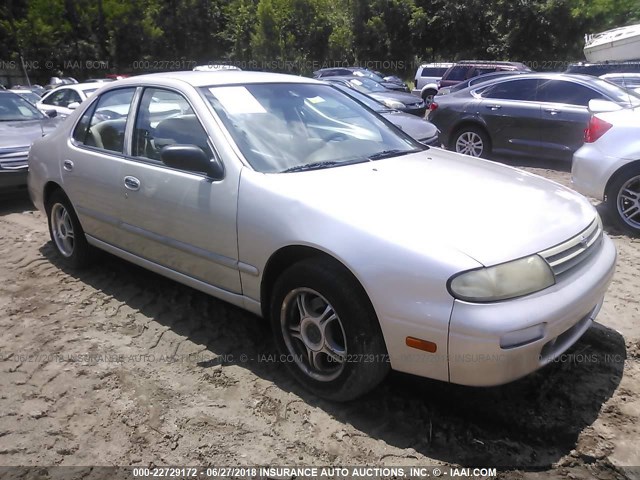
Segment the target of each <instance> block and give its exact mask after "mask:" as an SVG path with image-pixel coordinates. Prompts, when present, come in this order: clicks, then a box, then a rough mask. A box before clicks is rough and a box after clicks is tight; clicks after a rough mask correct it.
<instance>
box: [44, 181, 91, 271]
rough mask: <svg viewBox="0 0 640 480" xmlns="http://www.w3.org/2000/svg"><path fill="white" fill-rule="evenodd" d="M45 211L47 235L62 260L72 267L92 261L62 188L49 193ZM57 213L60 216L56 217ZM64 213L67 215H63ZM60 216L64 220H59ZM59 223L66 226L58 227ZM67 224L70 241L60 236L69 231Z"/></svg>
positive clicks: (82, 232)
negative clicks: (47, 226)
mask: <svg viewBox="0 0 640 480" xmlns="http://www.w3.org/2000/svg"><path fill="white" fill-rule="evenodd" d="M46 212H47V220H48V222H49V235H50V236H51V241H52V242H53V246H54V248H55V249H56V252H57V253H58V256H59V257H60V259H61V260H62V262H63V263H64V264H65V265H66V266H68V267H71V268H74V269H78V268H83V267H86V266H87V265H89V264H90V263H91V261H92V253H93V252H92V248H91V246H90V245H89V244H88V243H87V239H86V237H85V235H84V230H83V229H82V225H80V221H79V220H78V216H77V215H76V212H75V210H74V209H73V206H72V205H71V202H70V201H69V199H68V198H67V196H66V195H65V194H64V192H63V191H62V190H56V191H55V192H53V193H52V194H51V196H50V197H49V199H48V200H47V204H46ZM59 215H60V217H57V216H59ZM64 215H67V216H66V217H64ZM54 217H57V218H54ZM61 218H64V219H65V220H64V221H61V220H60V219H61ZM60 224H66V227H64V226H63V227H62V228H58V227H57V225H60ZM69 225H70V226H71V233H72V234H73V238H72V239H71V238H67V240H70V241H65V240H63V239H62V237H63V233H67V234H68V233H69V232H68V226H69ZM61 230H62V232H61Z"/></svg>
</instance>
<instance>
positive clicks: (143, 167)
mask: <svg viewBox="0 0 640 480" xmlns="http://www.w3.org/2000/svg"><path fill="white" fill-rule="evenodd" d="M172 144H188V145H196V146H198V147H200V148H202V149H203V150H204V151H205V152H206V153H207V154H208V155H210V156H211V158H213V156H214V155H215V153H214V148H213V145H212V143H211V141H210V139H209V137H208V135H207V133H206V132H205V130H204V128H203V127H202V124H201V122H200V121H199V119H198V118H197V116H196V115H195V113H194V111H193V109H192V107H191V106H190V104H189V102H188V101H187V100H186V99H185V97H183V96H182V95H181V94H180V93H177V92H175V91H172V90H167V89H163V88H152V87H149V88H146V89H145V90H144V92H143V94H142V96H141V99H140V103H139V107H138V112H137V115H136V119H135V124H134V127H133V135H132V145H131V156H130V157H128V159H127V161H126V162H125V164H124V166H123V168H122V170H121V172H120V185H119V191H120V194H121V195H122V196H123V197H124V198H125V200H124V208H123V210H122V215H121V216H122V223H123V225H122V228H123V231H124V232H123V236H122V239H121V248H124V249H125V250H127V251H129V252H131V253H134V254H135V255H138V256H140V257H142V258H144V259H147V260H151V261H152V262H155V263H157V264H160V265H162V266H164V267H167V268H170V269H171V270H173V271H176V272H179V273H182V274H185V275H188V276H189V277H192V278H196V279H198V280H201V281H203V282H205V283H208V284H210V285H214V286H216V287H219V288H222V289H224V290H226V291H229V292H233V293H241V286H240V274H239V271H238V267H237V265H238V243H237V232H236V211H237V195H238V178H237V175H236V176H235V177H233V174H231V173H229V172H227V176H226V177H225V178H223V179H222V180H216V181H214V180H212V179H210V178H207V177H206V176H205V175H203V174H199V173H193V172H188V171H183V170H178V169H175V168H170V167H167V166H166V165H164V164H163V163H162V161H161V156H160V154H161V151H162V148H163V147H165V146H167V145H172ZM232 177H233V178H232Z"/></svg>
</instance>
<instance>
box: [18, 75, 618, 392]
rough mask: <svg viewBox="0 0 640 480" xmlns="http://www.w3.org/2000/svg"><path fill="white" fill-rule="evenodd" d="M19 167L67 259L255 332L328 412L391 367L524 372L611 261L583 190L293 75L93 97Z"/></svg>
mask: <svg viewBox="0 0 640 480" xmlns="http://www.w3.org/2000/svg"><path fill="white" fill-rule="evenodd" d="M114 99H115V100H114ZM114 102H115V103H118V105H119V106H118V108H114V107H113V104H114ZM162 105H167V108H159V107H160V106H162ZM105 109H107V111H108V112H109V113H108V114H104V111H105ZM29 167H30V170H29V181H28V183H29V191H30V194H31V197H32V199H33V201H34V203H35V204H36V205H37V207H38V208H39V209H41V210H42V211H43V212H45V213H46V216H47V218H48V222H49V230H50V234H51V239H52V242H53V245H54V246H55V249H56V250H57V253H58V254H59V256H60V258H61V260H62V261H63V262H64V263H66V264H67V265H68V266H69V267H71V268H80V267H82V266H85V265H87V264H88V263H89V262H90V260H91V257H92V251H93V250H94V249H96V248H98V249H102V250H105V251H107V252H110V253H112V254H113V255H116V256H119V257H122V258H124V259H126V260H129V261H131V262H133V263H135V264H138V265H141V266H143V267H145V268H148V269H150V270H152V271H154V272H157V273H159V274H161V275H165V276H167V277H169V278H172V279H174V280H176V281H178V282H182V283H184V284H186V285H189V286H191V287H193V288H196V289H198V290H201V291H203V292H206V293H208V294H210V295H212V296H214V297H217V298H219V299H222V300H225V301H227V302H230V303H232V304H234V305H237V306H239V307H241V308H244V309H247V310H249V311H251V312H253V313H255V314H257V315H259V316H262V317H265V318H268V319H269V320H270V322H271V325H272V329H273V334H274V337H275V342H276V345H277V347H278V348H279V349H280V352H281V353H282V354H284V355H283V357H285V358H287V359H290V361H287V362H285V364H286V366H287V368H288V369H289V370H290V372H291V374H292V375H293V376H294V377H295V378H296V379H297V380H298V381H299V382H300V383H301V384H302V385H303V386H304V387H306V388H307V389H309V390H310V391H311V392H313V393H314V394H316V395H318V396H322V397H325V398H328V399H333V400H348V399H352V398H355V397H357V396H359V395H362V394H363V393H365V392H367V391H368V390H370V389H372V388H373V387H374V386H375V385H377V384H378V383H379V382H380V381H382V379H383V378H384V377H385V375H386V374H387V372H388V370H389V369H390V368H391V369H395V370H399V371H402V372H408V373H412V374H416V375H420V376H424V377H430V378H434V379H438V380H443V381H447V382H453V383H458V384H464V385H472V386H487V385H498V384H503V383H506V382H510V381H512V380H515V379H517V378H520V377H522V376H524V375H527V374H529V373H531V372H533V371H535V370H537V369H539V368H541V367H543V366H544V365H546V364H548V363H549V362H551V361H553V359H554V358H556V357H557V356H558V355H560V354H562V353H563V352H564V351H565V350H566V349H568V348H569V347H570V346H571V345H573V344H574V342H576V341H577V340H578V338H580V336H581V335H582V334H583V333H584V332H585V331H586V330H587V329H588V328H589V326H590V325H591V324H592V321H593V319H594V318H595V316H596V315H597V313H598V310H599V309H600V306H601V305H602V302H603V298H604V295H605V291H606V289H607V287H608V284H609V282H610V279H611V276H612V274H613V270H614V266H615V259H616V252H615V248H614V246H613V243H612V242H611V240H610V239H609V238H608V237H607V236H606V235H605V234H604V233H603V230H602V226H601V223H600V219H599V217H598V214H597V213H596V211H595V209H594V208H593V206H592V205H591V204H590V203H589V202H588V201H587V200H586V199H584V198H583V197H582V196H580V195H579V194H576V193H574V192H573V191H571V190H569V189H567V188H565V187H563V186H561V185H558V184H556V183H552V182H549V181H547V180H544V179H542V178H540V177H537V176H535V175H532V174H529V173H526V172H522V171H519V170H516V169H513V168H510V167H507V166H503V165H498V164H495V163H491V162H487V161H484V160H480V159H475V158H471V157H469V156H466V155H459V154H456V153H452V152H446V151H442V150H440V149H430V148H429V147H427V146H425V145H423V144H421V143H418V142H417V141H415V140H413V139H412V138H411V137H409V136H408V135H407V134H405V133H404V132H402V131H401V130H399V129H397V128H396V127H394V126H393V125H392V124H390V123H389V122H387V121H385V120H383V119H382V117H380V116H379V115H378V114H376V113H375V112H373V111H372V110H370V109H368V108H367V107H365V106H364V105H363V104H362V103H360V102H357V101H356V100H354V99H353V98H351V97H350V96H348V95H345V94H343V93H342V92H340V91H338V90H337V89H335V88H333V87H332V86H330V85H329V84H326V83H324V82H322V81H318V80H313V79H307V78H302V77H294V76H288V75H278V74H267V73H260V72H239V71H235V72H234V71H219V72H174V73H163V74H153V75H144V76H137V77H133V78H129V79H125V80H121V81H119V82H117V83H113V84H105V86H104V87H103V88H101V89H100V90H99V91H98V92H97V93H96V94H95V95H93V96H92V97H91V98H89V99H88V100H87V101H86V102H84V103H83V104H82V105H80V106H79V107H78V108H77V109H76V110H75V111H74V112H73V113H72V114H71V115H70V116H69V118H68V119H67V120H66V122H64V123H63V124H62V125H61V127H60V128H59V129H57V130H56V131H55V132H54V133H53V134H51V135H49V136H47V137H46V138H44V139H42V140H38V141H37V142H36V143H35V144H34V145H33V147H32V148H31V151H30V154H29ZM211 321H215V319H211Z"/></svg>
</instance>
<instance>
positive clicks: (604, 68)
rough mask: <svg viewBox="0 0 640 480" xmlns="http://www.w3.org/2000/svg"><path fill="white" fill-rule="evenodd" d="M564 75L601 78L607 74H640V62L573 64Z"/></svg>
mask: <svg viewBox="0 0 640 480" xmlns="http://www.w3.org/2000/svg"><path fill="white" fill-rule="evenodd" d="M564 73H581V74H583V75H593V76H594V77H599V76H601V75H605V74H607V73H640V62H605V63H585V62H579V63H572V64H570V65H569V67H568V68H567V70H566V71H565V72H564Z"/></svg>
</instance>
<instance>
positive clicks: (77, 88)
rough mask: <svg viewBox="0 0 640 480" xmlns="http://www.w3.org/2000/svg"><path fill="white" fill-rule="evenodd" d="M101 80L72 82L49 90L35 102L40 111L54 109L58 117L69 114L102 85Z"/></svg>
mask: <svg viewBox="0 0 640 480" xmlns="http://www.w3.org/2000/svg"><path fill="white" fill-rule="evenodd" d="M104 85H105V83H103V82H92V83H73V84H69V85H64V86H62V87H58V88H56V89H55V90H51V91H50V92H49V93H47V94H46V95H45V96H43V97H42V99H41V100H40V101H39V102H38V103H36V107H38V109H39V110H40V111H42V112H46V111H50V110H55V111H56V112H58V116H59V117H66V116H67V115H70V114H71V112H73V111H74V110H75V109H76V108H78V106H80V104H81V103H82V102H83V101H85V100H86V99H87V98H89V97H90V96H91V94H92V93H93V92H95V91H96V90H98V89H99V88H101V87H103V86H104Z"/></svg>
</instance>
